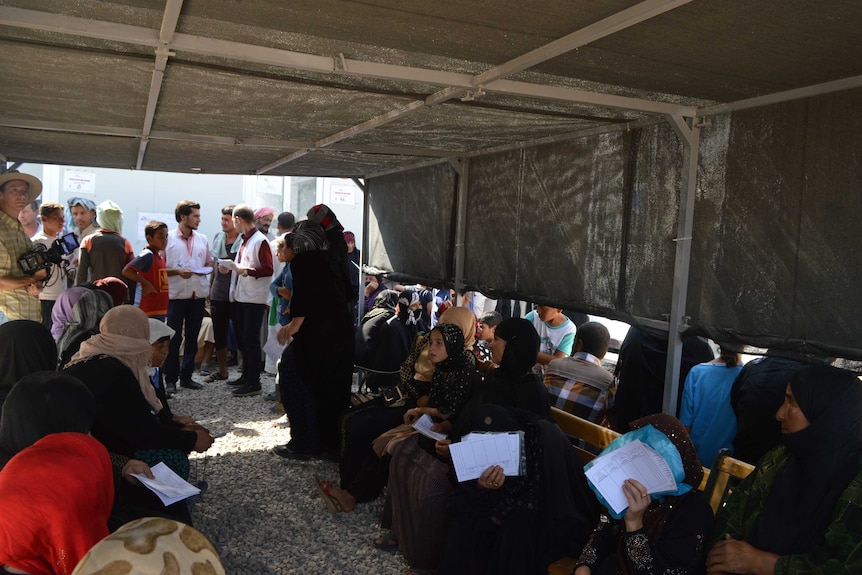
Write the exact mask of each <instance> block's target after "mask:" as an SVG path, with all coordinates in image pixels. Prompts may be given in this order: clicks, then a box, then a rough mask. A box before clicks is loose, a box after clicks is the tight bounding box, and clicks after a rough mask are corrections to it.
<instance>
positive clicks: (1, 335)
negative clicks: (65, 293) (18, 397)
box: [0, 319, 57, 405]
mask: <svg viewBox="0 0 862 575" xmlns="http://www.w3.org/2000/svg"><path fill="white" fill-rule="evenodd" d="M56 368H57V345H56V344H55V343H54V338H53V337H51V332H50V331H49V330H48V328H47V327H45V326H44V325H42V324H41V323H38V322H35V321H30V320H26V319H19V320H15V321H10V322H7V323H4V324H3V325H0V405H2V404H3V402H4V401H5V400H6V396H7V395H9V392H10V391H11V390H12V387H14V385H15V383H16V382H17V381H18V380H19V379H21V378H22V377H24V376H25V375H29V374H31V373H33V372H34V371H49V370H54V369H56Z"/></svg>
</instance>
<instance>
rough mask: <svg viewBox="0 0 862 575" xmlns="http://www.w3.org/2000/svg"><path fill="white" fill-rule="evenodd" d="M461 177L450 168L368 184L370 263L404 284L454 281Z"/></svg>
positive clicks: (429, 169) (438, 167)
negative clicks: (453, 263) (457, 192)
mask: <svg viewBox="0 0 862 575" xmlns="http://www.w3.org/2000/svg"><path fill="white" fill-rule="evenodd" d="M456 185H457V174H456V172H455V170H454V169H453V168H452V167H451V166H450V165H449V164H438V165H434V166H431V167H427V168H422V169H417V170H412V171H409V172H401V173H398V174H392V175H389V176H382V177H379V178H373V179H369V180H368V208H369V210H368V247H369V250H368V263H369V265H371V266H373V267H376V268H379V269H383V270H387V271H394V272H398V273H397V274H396V275H394V276H393V277H395V278H396V279H397V278H400V279H402V280H404V281H413V282H422V283H427V284H431V285H443V284H444V283H450V282H451V281H452V274H453V272H452V249H453V248H452V246H453V241H452V237H453V235H452V234H453V230H454V219H453V218H454V205H455V189H456Z"/></svg>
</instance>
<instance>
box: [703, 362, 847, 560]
mask: <svg viewBox="0 0 862 575" xmlns="http://www.w3.org/2000/svg"><path fill="white" fill-rule="evenodd" d="M775 418H776V419H777V420H778V421H780V422H781V433H782V437H783V445H780V446H778V447H776V448H774V449H773V450H771V451H770V452H768V453H767V454H766V455H765V456H763V458H762V459H761V460H760V462H759V463H758V464H757V468H756V469H755V470H754V472H753V473H752V474H751V475H749V476H748V477H747V478H746V479H745V480H744V481H743V482H742V483H741V484H740V485H739V486H738V487H737V488H736V489H734V491H733V494H732V495H731V496H730V499H729V500H728V501H727V505H726V506H725V507H724V508H722V509H721V510H720V511H719V513H718V517H717V518H716V523H715V529H714V531H713V541H715V543H714V544H713V547H712V550H711V551H710V552H709V555H708V556H707V562H706V563H707V572H708V573H710V574H713V573H715V574H720V573H749V574H758V573H769V574H770V575H771V574H773V573H774V574H776V575H786V574H802V573H806V574H808V573H848V574H849V573H858V572H859V569H860V557H862V521H860V509H862V384H860V383H859V380H858V379H857V378H856V376H855V375H854V374H852V373H850V372H847V371H844V370H841V369H837V368H833V367H827V366H811V367H808V368H805V369H804V370H802V371H800V372H798V373H797V374H796V375H794V376H793V377H792V378H791V380H790V383H789V384H788V386H787V392H786V395H785V399H784V404H783V405H782V406H781V407H780V408H779V410H778V412H777V413H776V414H775Z"/></svg>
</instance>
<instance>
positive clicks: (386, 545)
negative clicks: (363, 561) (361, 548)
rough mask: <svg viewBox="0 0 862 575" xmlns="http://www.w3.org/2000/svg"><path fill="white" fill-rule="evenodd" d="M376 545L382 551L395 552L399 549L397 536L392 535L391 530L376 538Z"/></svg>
mask: <svg viewBox="0 0 862 575" xmlns="http://www.w3.org/2000/svg"><path fill="white" fill-rule="evenodd" d="M374 547H376V548H377V549H380V550H381V551H389V552H390V553H395V552H396V551H398V540H397V539H395V536H394V535H392V532H391V531H389V532H387V533H384V534H383V535H381V536H380V537H378V538H377V539H375V540H374Z"/></svg>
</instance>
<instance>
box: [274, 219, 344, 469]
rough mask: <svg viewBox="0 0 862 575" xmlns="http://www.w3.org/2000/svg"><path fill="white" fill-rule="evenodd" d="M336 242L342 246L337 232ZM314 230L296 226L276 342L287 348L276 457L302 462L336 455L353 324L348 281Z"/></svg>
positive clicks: (315, 226)
mask: <svg viewBox="0 0 862 575" xmlns="http://www.w3.org/2000/svg"><path fill="white" fill-rule="evenodd" d="M338 237H339V238H341V241H342V243H343V242H344V238H343V237H342V235H341V231H339V232H338ZM326 247H327V236H326V234H325V233H324V231H323V228H321V227H320V225H318V224H316V223H314V222H311V221H304V222H300V223H299V224H297V226H296V229H295V230H294V237H293V252H294V254H295V255H294V258H293V260H292V261H291V262H290V269H291V274H292V275H293V293H292V294H291V300H290V316H291V319H290V323H288V324H287V325H286V326H284V327H283V328H281V330H280V331H279V333H278V341H279V343H281V344H282V345H287V347H286V348H285V350H284V352H283V353H282V357H281V362H280V366H279V390H280V392H281V393H282V403H283V404H284V408H285V411H286V412H287V416H288V418H290V423H291V441H290V443H288V444H287V445H280V446H277V447H275V448H274V449H273V452H274V453H275V454H276V455H279V456H282V457H286V458H289V459H290V458H294V459H307V458H309V457H311V456H313V455H320V454H328V455H330V456H335V455H337V454H338V453H339V447H340V431H341V427H340V425H339V423H340V418H341V414H342V413H343V412H344V410H345V409H347V407H348V406H349V405H350V385H351V383H352V378H353V320H352V316H351V312H350V306H349V305H348V302H349V301H350V281H349V280H348V278H347V275H346V274H343V273H342V271H341V270H340V269H339V267H338V263H337V262H336V260H335V258H334V257H333V255H332V254H331V253H330V252H329V251H327V249H326Z"/></svg>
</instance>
